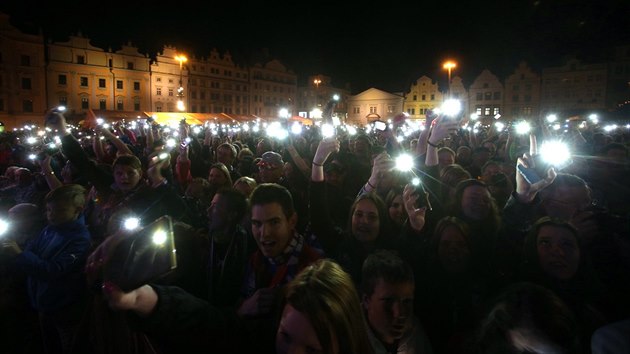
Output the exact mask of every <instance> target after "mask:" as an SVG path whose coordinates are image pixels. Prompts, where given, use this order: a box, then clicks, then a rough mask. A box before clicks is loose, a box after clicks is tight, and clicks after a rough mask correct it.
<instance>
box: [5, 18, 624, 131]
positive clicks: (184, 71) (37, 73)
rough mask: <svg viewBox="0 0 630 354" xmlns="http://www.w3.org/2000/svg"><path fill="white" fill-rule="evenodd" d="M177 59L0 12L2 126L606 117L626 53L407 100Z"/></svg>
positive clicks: (317, 78) (168, 52) (617, 96)
mask: <svg viewBox="0 0 630 354" xmlns="http://www.w3.org/2000/svg"><path fill="white" fill-rule="evenodd" d="M182 55H186V53H180V52H178V51H177V49H176V48H174V47H170V46H165V47H163V50H162V51H161V52H160V53H158V54H157V55H156V56H155V57H149V55H148V54H144V53H140V52H139V51H138V48H137V47H135V46H133V45H132V44H131V43H128V44H126V45H123V46H122V47H121V49H120V50H116V51H112V50H111V49H109V50H104V49H102V48H98V47H94V46H92V45H91V44H90V40H89V39H88V38H85V37H83V36H82V35H81V34H77V35H71V36H69V39H68V41H66V42H52V41H48V42H46V40H45V38H44V37H43V36H42V35H41V34H29V33H24V32H22V31H20V30H19V29H17V28H16V27H14V26H12V25H11V24H10V19H9V16H8V15H6V14H1V13H0V121H1V122H2V123H3V124H4V125H5V126H7V127H16V126H21V125H23V124H27V123H39V122H40V121H41V119H42V115H43V114H44V112H45V111H46V110H47V109H49V108H51V107H55V106H58V105H63V106H66V107H68V109H69V113H70V114H71V115H74V116H79V117H80V116H81V115H85V114H86V112H87V111H88V110H93V111H97V112H99V114H101V115H105V116H106V117H105V118H107V117H109V118H111V119H120V118H127V119H130V118H135V117H145V116H148V115H151V114H155V113H156V112H157V113H159V112H180V111H185V112H188V113H194V114H196V116H197V117H200V118H201V119H211V118H212V117H216V116H217V115H223V116H229V117H233V118H234V119H236V120H239V118H241V117H243V118H252V117H260V118H262V119H277V118H278V112H279V110H280V109H281V108H286V109H287V110H288V112H291V115H293V116H298V115H299V116H302V117H305V118H315V119H317V117H318V116H319V115H320V114H321V110H322V109H323V107H325V106H326V104H327V102H329V100H330V99H331V97H332V96H333V95H335V94H336V95H339V101H338V103H337V104H336V106H335V109H334V114H335V115H337V116H338V117H339V118H340V119H341V120H345V121H346V122H348V123H354V124H366V123H369V122H371V121H373V120H387V119H389V118H391V117H392V116H394V115H396V114H398V113H400V112H407V113H408V114H409V115H410V117H411V118H413V119H423V118H424V115H425V113H426V111H427V110H428V109H432V108H435V107H438V106H439V105H440V104H441V103H442V102H443V100H444V99H445V98H446V97H447V96H449V97H452V98H458V99H460V100H461V101H462V103H463V105H462V106H463V107H464V111H465V112H464V114H471V113H477V114H478V115H479V116H480V117H481V118H482V119H492V118H493V117H497V115H500V116H501V117H502V119H516V118H528V117H538V116H539V115H542V114H546V113H549V112H554V113H560V114H561V113H563V112H566V113H573V112H577V111H583V112H586V111H612V110H616V109H618V108H619V107H620V105H624V104H628V101H630V85H629V83H630V46H627V47H620V48H616V51H615V54H614V56H613V57H612V58H611V61H609V62H606V63H596V64H586V63H581V62H579V61H578V60H575V59H573V60H569V61H568V62H567V63H566V64H565V65H564V66H562V67H554V68H545V69H543V70H542V73H536V72H534V71H533V70H532V69H531V68H530V67H528V65H527V64H526V63H520V64H519V65H518V66H517V67H516V68H515V69H514V72H513V73H512V74H511V75H509V76H508V77H507V78H505V79H504V80H502V79H500V78H498V77H497V76H496V75H494V74H493V73H492V72H491V71H490V70H484V71H483V72H481V73H480V74H479V75H478V76H477V77H476V78H475V80H474V81H473V82H472V83H471V84H470V85H468V86H466V85H464V82H463V81H462V79H461V78H460V77H458V76H455V77H453V78H452V81H451V85H450V88H444V87H439V85H438V83H437V81H435V80H433V79H432V78H429V77H427V76H422V77H420V78H419V79H417V80H416V81H415V82H413V83H412V84H411V85H410V87H409V88H408V90H407V91H406V92H385V91H383V90H380V89H378V88H370V89H368V90H366V91H364V92H359V93H353V92H351V89H350V87H343V88H340V87H334V86H333V83H332V78H330V77H328V76H326V75H310V76H309V77H308V80H306V84H305V85H298V74H297V73H295V72H293V71H292V70H290V69H289V68H287V67H286V66H285V65H284V64H283V63H281V62H280V61H278V60H273V59H272V60H268V61H266V62H264V63H255V64H250V65H243V64H239V63H235V62H234V61H233V60H232V57H231V56H230V54H229V53H223V54H221V53H219V52H217V51H216V50H212V51H211V52H210V53H209V54H208V56H207V57H201V58H197V57H190V58H186V60H185V61H184V59H182ZM178 101H181V102H179V104H180V105H183V107H182V106H179V107H178Z"/></svg>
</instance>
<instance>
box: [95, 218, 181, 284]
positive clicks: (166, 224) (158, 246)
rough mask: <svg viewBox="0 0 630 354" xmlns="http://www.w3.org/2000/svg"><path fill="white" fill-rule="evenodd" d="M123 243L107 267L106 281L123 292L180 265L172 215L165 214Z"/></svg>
mask: <svg viewBox="0 0 630 354" xmlns="http://www.w3.org/2000/svg"><path fill="white" fill-rule="evenodd" d="M125 237H126V238H125V239H124V240H123V241H121V242H119V243H118V244H117V245H116V246H115V248H114V250H113V252H112V255H111V257H110V259H109V260H108V262H107V263H106V265H105V267H104V269H103V277H104V280H107V281H111V282H113V283H114V284H116V285H117V286H118V287H120V289H121V290H123V291H131V290H133V289H137V288H139V287H141V286H142V285H145V284H147V283H150V282H152V281H155V280H157V279H159V278H161V277H163V276H165V275H167V274H169V273H170V272H171V271H173V270H174V269H176V268H177V257H176V249H175V239H174V234H173V223H172V220H171V217H170V216H168V215H164V216H162V217H160V218H159V219H157V220H155V221H154V222H152V223H151V224H149V225H147V226H145V227H144V228H142V229H140V230H139V231H137V232H135V233H134V234H132V235H129V236H125Z"/></svg>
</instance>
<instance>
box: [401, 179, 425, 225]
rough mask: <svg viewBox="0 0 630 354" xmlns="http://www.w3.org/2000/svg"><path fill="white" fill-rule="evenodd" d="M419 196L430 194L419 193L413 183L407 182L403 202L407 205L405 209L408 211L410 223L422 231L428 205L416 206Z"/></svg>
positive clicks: (423, 196)
mask: <svg viewBox="0 0 630 354" xmlns="http://www.w3.org/2000/svg"><path fill="white" fill-rule="evenodd" d="M419 198H428V196H427V195H419V194H418V193H416V189H415V187H414V186H413V185H411V184H407V185H406V186H405V189H404V190H403V204H404V205H405V211H407V217H408V220H409V225H411V227H412V228H413V229H414V230H416V231H421V230H422V229H423V228H424V224H425V217H426V212H427V207H425V206H423V207H421V208H416V205H417V201H418V199H419Z"/></svg>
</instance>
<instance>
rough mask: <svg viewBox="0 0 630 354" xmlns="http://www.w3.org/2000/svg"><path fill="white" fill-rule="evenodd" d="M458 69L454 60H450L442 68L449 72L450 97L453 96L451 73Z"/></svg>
mask: <svg viewBox="0 0 630 354" xmlns="http://www.w3.org/2000/svg"><path fill="white" fill-rule="evenodd" d="M456 67H457V63H455V62H454V61H452V60H449V61H447V62H445V63H444V65H442V68H444V69H446V70H447V71H448V95H449V96H450V95H451V72H452V71H453V69H455V68H456Z"/></svg>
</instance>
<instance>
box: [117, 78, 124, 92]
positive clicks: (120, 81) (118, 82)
mask: <svg viewBox="0 0 630 354" xmlns="http://www.w3.org/2000/svg"><path fill="white" fill-rule="evenodd" d="M116 89H117V90H122V89H123V82H122V80H116Z"/></svg>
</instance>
